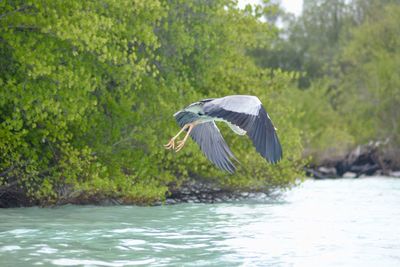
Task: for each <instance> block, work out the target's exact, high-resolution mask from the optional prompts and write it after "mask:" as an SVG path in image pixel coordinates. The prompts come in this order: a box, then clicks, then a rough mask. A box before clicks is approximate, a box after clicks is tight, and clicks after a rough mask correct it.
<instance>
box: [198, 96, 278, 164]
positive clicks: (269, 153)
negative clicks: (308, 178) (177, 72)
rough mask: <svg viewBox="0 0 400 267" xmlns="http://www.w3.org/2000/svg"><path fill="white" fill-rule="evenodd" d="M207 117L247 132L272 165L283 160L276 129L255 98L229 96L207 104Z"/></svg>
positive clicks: (257, 148) (205, 109)
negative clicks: (224, 121)
mask: <svg viewBox="0 0 400 267" xmlns="http://www.w3.org/2000/svg"><path fill="white" fill-rule="evenodd" d="M203 109H204V112H205V114H206V115H207V116H210V117H214V118H220V119H223V120H226V121H228V122H230V123H233V124H235V125H237V126H239V127H240V128H241V129H243V130H245V131H246V132H247V135H248V136H249V137H250V139H251V140H252V142H253V144H254V146H255V147H256V150H257V152H258V153H260V154H261V156H263V157H264V158H265V159H267V160H268V161H269V162H271V163H276V162H278V161H279V160H280V159H281V158H282V147H281V144H280V142H279V139H278V136H277V134H276V132H275V127H274V125H273V124H272V121H271V119H270V118H269V116H268V113H267V112H266V111H265V109H264V107H263V106H262V104H261V102H260V100H258V98H257V97H255V96H227V97H223V98H218V99H215V100H212V101H210V102H208V103H206V104H205V105H204V107H203Z"/></svg>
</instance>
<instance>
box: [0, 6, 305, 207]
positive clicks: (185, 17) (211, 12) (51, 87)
mask: <svg viewBox="0 0 400 267" xmlns="http://www.w3.org/2000/svg"><path fill="white" fill-rule="evenodd" d="M267 11H268V10H264V11H263V12H267ZM257 14H258V15H259V12H258V13H257V12H256V14H255V15H254V14H253V12H248V11H241V10H238V9H237V8H236V7H235V2H234V1H228V0H221V1H144V0H125V1H113V0H105V1H101V2H99V1H51V0H41V1H2V2H0V27H1V32H0V58H1V61H2V64H1V65H0V153H1V155H2V157H1V159H0V190H3V189H2V188H8V187H12V186H15V185H17V187H18V188H20V190H22V191H23V192H24V194H25V195H26V196H27V197H28V198H30V199H31V200H32V201H35V202H37V203H42V204H49V203H55V202H57V201H61V200H63V199H69V198H72V197H74V196H76V195H80V196H81V197H82V198H87V199H90V198H91V197H99V198H109V197H110V198H120V199H123V200H124V201H125V202H127V203H132V202H133V203H143V204H146V203H152V202H154V201H157V200H162V199H163V198H164V197H165V194H167V193H168V189H169V188H170V186H172V185H173V186H176V185H177V186H179V184H181V183H182V182H183V181H184V180H185V179H187V178H188V177H198V176H201V177H205V178H207V177H208V178H207V179H212V180H214V181H216V182H218V183H220V184H221V185H224V186H230V187H234V188H237V189H243V188H247V189H248V188H250V189H252V190H271V189H273V188H285V187H289V186H290V185H292V184H294V181H295V179H296V178H297V177H298V176H299V175H300V172H299V169H300V167H301V165H302V161H301V160H300V156H301V145H300V133H299V131H298V130H297V129H296V128H295V121H296V120H297V113H296V111H295V110H294V109H293V108H292V107H291V106H290V105H288V102H287V100H286V96H287V94H289V91H288V90H289V89H288V88H289V87H290V86H291V81H292V79H293V77H292V75H291V74H288V73H284V72H274V73H273V75H271V72H270V71H268V70H265V69H261V68H259V67H257V66H256V65H255V64H254V63H253V61H252V59H251V58H250V57H249V56H247V54H246V51H248V50H249V49H251V48H256V47H265V46H266V45H267V43H268V42H269V40H271V39H272V38H273V37H274V36H275V28H274V27H271V26H270V25H269V24H266V23H261V22H259V21H258V20H257V19H256V17H257V16H258V15H257ZM229 94H254V95H257V96H259V97H260V99H261V100H262V101H263V103H264V104H266V107H267V109H268V111H269V113H270V114H271V117H272V118H273V119H274V122H275V124H276V125H277V127H278V128H279V129H280V130H279V131H280V133H281V134H280V137H281V139H282V144H283V147H284V151H285V154H286V155H287V156H285V159H284V160H283V161H282V162H281V163H280V164H279V165H277V166H271V165H267V164H266V163H265V161H264V160H262V159H261V158H260V157H259V156H258V155H257V154H256V152H254V148H253V147H252V145H251V143H250V141H248V140H243V138H241V139H240V137H237V136H234V135H233V134H231V133H230V132H229V131H228V130H227V129H226V128H225V129H223V131H224V135H227V136H228V137H227V139H228V142H229V143H230V144H232V147H234V149H233V150H234V152H235V153H236V155H237V156H238V158H239V159H241V160H242V168H241V169H240V170H239V172H238V174H236V175H232V176H231V175H227V174H225V173H222V172H221V171H219V170H216V169H215V167H214V166H213V165H211V164H210V163H209V162H208V161H207V160H206V159H205V157H204V156H203V155H202V154H201V152H200V151H199V148H198V147H197V146H196V145H195V144H190V145H189V146H188V147H185V149H184V150H183V151H182V152H180V153H176V154H175V153H173V152H170V151H165V150H164V148H163V146H162V144H163V143H164V142H166V141H167V140H168V138H169V137H170V136H171V135H173V134H174V133H175V132H176V131H177V130H178V127H177V125H176V123H175V122H174V119H173V117H172V114H173V113H174V112H176V111H177V110H179V109H180V108H183V107H184V106H185V105H187V104H189V103H191V102H193V101H196V100H199V99H202V98H209V97H220V96H223V95H229ZM239 139H240V140H239Z"/></svg>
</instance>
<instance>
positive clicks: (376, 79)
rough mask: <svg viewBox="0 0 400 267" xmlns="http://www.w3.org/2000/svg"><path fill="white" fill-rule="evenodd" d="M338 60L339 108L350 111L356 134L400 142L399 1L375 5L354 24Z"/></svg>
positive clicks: (362, 136)
mask: <svg viewBox="0 0 400 267" xmlns="http://www.w3.org/2000/svg"><path fill="white" fill-rule="evenodd" d="M340 63H341V66H342V73H341V79H340V80H341V85H340V90H341V99H340V101H341V103H342V105H341V108H342V110H341V112H342V113H343V114H346V113H349V112H351V114H352V116H346V119H347V120H348V124H349V125H350V126H351V127H352V128H351V130H352V132H353V133H354V135H355V136H356V138H357V139H358V140H360V141H361V142H366V141H368V139H370V138H371V137H372V138H376V139H386V138H389V141H390V142H391V143H392V144H394V145H395V146H400V124H399V122H400V106H399V102H400V90H399V88H400V72H399V71H398V70H400V5H399V4H389V5H386V6H385V7H384V8H381V9H377V10H376V12H375V13H374V14H372V15H370V16H369V17H367V18H366V19H365V21H364V22H363V23H362V24H361V25H360V26H359V27H357V28H355V29H354V30H353V31H352V39H351V40H350V41H349V43H348V45H347V46H346V47H345V48H344V49H343V53H342V54H341V61H340ZM354 103H357V106H358V108H357V109H354Z"/></svg>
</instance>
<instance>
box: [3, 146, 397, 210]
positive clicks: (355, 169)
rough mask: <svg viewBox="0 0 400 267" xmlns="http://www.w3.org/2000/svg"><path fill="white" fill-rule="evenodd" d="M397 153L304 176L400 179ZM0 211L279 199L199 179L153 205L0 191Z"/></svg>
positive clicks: (342, 162) (382, 149) (360, 152)
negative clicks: (39, 198)
mask: <svg viewBox="0 0 400 267" xmlns="http://www.w3.org/2000/svg"><path fill="white" fill-rule="evenodd" d="M397 153H398V151H395V150H393V149H392V150H391V149H390V148H388V146H387V145H386V144H385V143H381V142H370V143H368V144H366V145H360V146H357V147H356V148H355V149H353V150H352V151H350V152H349V153H347V154H346V155H344V156H343V157H340V158H336V159H328V160H324V161H321V162H320V163H318V164H315V163H314V164H310V165H308V166H306V167H305V168H304V170H305V174H306V175H307V176H308V177H311V178H314V179H337V178H359V177H364V176H389V177H397V178H400V160H399V159H398V157H396V155H397ZM0 189H1V190H0V208H9V207H27V206H37V205H41V206H43V205H45V206H47V205H49V206H53V205H56V206H60V205H65V204H76V205H103V206H107V205H132V204H133V205H164V204H167V205H170V204H178V203H218V202H227V201H237V200H243V199H247V198H257V199H263V198H265V199H270V198H274V197H275V196H276V193H275V192H276V191H279V190H273V189H271V190H270V191H267V190H265V191H260V190H254V191H251V190H247V191H245V190H243V189H242V190H238V189H235V188H230V187H222V186H220V185H218V184H217V183H215V182H212V181H210V180H206V179H201V178H199V177H196V178H192V179H188V180H187V181H185V182H183V183H182V184H180V185H179V186H176V185H170V186H169V192H168V194H167V195H166V196H165V199H164V200H154V201H152V202H151V203H149V202H146V203H139V202H137V201H134V200H132V199H129V198H126V197H114V196H109V195H104V194H87V193H86V192H81V191H74V192H69V193H66V194H65V195H64V197H63V198H60V199H58V200H57V201H56V202H53V203H49V204H43V203H40V202H38V201H34V200H32V199H30V198H28V197H27V196H26V194H25V193H24V191H23V190H22V189H21V188H20V187H18V186H16V185H13V184H11V185H8V186H3V187H0Z"/></svg>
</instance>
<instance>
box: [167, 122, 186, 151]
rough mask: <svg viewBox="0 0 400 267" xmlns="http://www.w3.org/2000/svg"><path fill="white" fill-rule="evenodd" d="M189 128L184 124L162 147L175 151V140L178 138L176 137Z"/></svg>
mask: <svg viewBox="0 0 400 267" xmlns="http://www.w3.org/2000/svg"><path fill="white" fill-rule="evenodd" d="M187 127H189V124H186V125H185V126H183V127H182V129H181V130H180V131H179V132H178V133H177V134H176V135H175V136H174V137H172V138H171V140H169V142H168V144H166V145H164V146H165V148H166V149H175V139H176V138H178V136H179V135H180V134H181V133H182V132H183V131H184V130H186V128H187Z"/></svg>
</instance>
